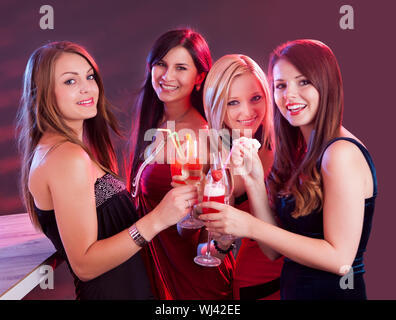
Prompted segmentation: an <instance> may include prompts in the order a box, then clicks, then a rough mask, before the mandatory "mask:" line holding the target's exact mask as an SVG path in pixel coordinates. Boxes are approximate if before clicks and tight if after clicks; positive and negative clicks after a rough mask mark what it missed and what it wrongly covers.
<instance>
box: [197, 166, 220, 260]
mask: <svg viewBox="0 0 396 320" xmlns="http://www.w3.org/2000/svg"><path fill="white" fill-rule="evenodd" d="M218 176H219V173H218V171H216V170H213V168H211V169H210V170H209V172H208V174H207V176H206V179H205V187H204V194H203V200H202V202H208V201H215V202H220V203H224V202H225V190H226V187H225V185H224V183H223V179H220V180H218V181H216V179H217V177H218ZM215 212H218V211H217V210H215V209H211V208H202V213H215ZM211 241H212V234H211V232H208V242H207V245H206V253H205V254H201V255H198V256H196V257H195V258H194V262H195V263H196V264H199V265H201V266H204V267H217V266H219V265H220V264H221V259H219V258H217V257H214V256H212V255H211V253H210V243H211Z"/></svg>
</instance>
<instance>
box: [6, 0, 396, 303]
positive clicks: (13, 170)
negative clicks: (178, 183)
mask: <svg viewBox="0 0 396 320" xmlns="http://www.w3.org/2000/svg"><path fill="white" fill-rule="evenodd" d="M245 2H246V3H247V4H244V3H245ZM43 4H49V5H52V6H53V8H54V11H55V15H54V18H55V19H54V21H55V29H54V30H41V29H40V27H39V21H40V18H41V15H40V14H39V9H40V7H41V5H43ZM344 4H349V5H352V7H353V8H354V17H355V21H354V22H355V29H354V30H341V29H340V27H339V20H340V18H341V16H342V15H341V14H340V13H339V9H340V7H341V6H342V5H344ZM391 4H392V1H385V0H380V1H315V0H310V1H306V0H302V1H294V0H284V1H275V0H273V1H244V2H242V1H235V0H215V1H213V0H212V1H210V0H206V1H202V0H200V1H196V2H193V1H182V0H180V1H176V0H168V1H152V0H146V1H115V0H113V1H94V0H85V1H79V2H71V1H65V0H61V1H59V0H57V1H45V2H44V1H36V0H30V1H14V0H2V1H1V4H0V53H1V54H0V57H1V58H0V90H1V91H0V113H1V117H0V215H4V214H12V213H19V212H24V211H25V209H24V208H23V206H22V204H21V201H20V197H19V193H18V174H19V168H20V162H19V156H18V154H17V150H16V143H15V139H14V124H15V113H16V110H17V107H18V101H19V95H20V87H21V81H22V73H23V70H24V67H25V64H26V62H27V59H28V57H29V55H30V53H31V52H32V51H33V50H34V49H35V48H37V47H38V46H41V45H42V44H44V43H45V42H47V41H49V40H71V41H75V42H78V43H81V44H82V45H84V46H85V47H86V48H87V49H88V51H90V52H91V53H92V54H93V56H94V57H95V59H96V60H97V62H98V64H99V66H100V68H101V71H102V75H103V78H104V81H105V87H106V92H107V96H108V97H109V98H110V100H111V101H112V102H113V103H114V104H115V105H116V106H118V107H119V109H120V111H119V112H118V113H117V116H118V118H119V119H120V121H121V123H122V124H123V126H124V129H125V132H127V131H128V127H129V125H130V113H129V112H130V105H131V103H132V101H133V98H134V96H135V93H136V91H137V90H138V88H139V86H140V84H141V81H142V77H143V72H144V65H145V58H146V55H147V53H148V51H149V49H150V47H151V45H152V43H153V41H154V40H155V39H156V37H157V36H159V35H160V34H161V33H163V32H164V31H167V30H168V29H170V28H174V27H179V26H191V27H193V28H195V29H197V30H198V31H200V32H201V33H202V34H203V35H204V36H205V37H206V39H207V40H208V42H209V46H210V48H211V51H212V55H213V58H214V60H216V59H217V58H219V57H220V56H222V55H224V54H227V53H243V54H246V55H249V56H251V57H252V58H253V59H255V60H256V61H257V62H258V63H259V64H260V65H261V66H262V67H263V68H264V70H266V67H267V60H268V55H269V53H270V51H271V49H273V48H274V47H275V46H276V45H278V44H280V43H282V42H284V41H286V40H293V39H297V38H314V39H318V40H321V41H323V42H325V43H326V44H328V45H329V46H330V47H331V48H332V49H333V51H334V53H335V54H336V56H337V58H338V61H339V63H340V67H341V71H342V74H343V79H344V86H345V113H344V125H345V127H346V128H347V129H349V130H350V131H351V132H352V133H354V134H355V135H357V137H359V138H360V139H361V140H362V141H363V142H364V143H365V145H366V146H367V147H368V149H369V151H370V152H371V154H372V156H373V158H374V161H375V164H376V167H377V174H378V182H379V196H378V200H377V207H376V212H375V217H374V224H373V229H372V235H371V239H370V242H369V245H368V248H367V253H366V270H367V274H366V280H367V289H368V290H367V291H368V297H369V298H370V299H395V298H396V292H395V290H394V289H393V288H394V286H395V284H396V277H395V276H394V270H396V258H395V257H394V256H393V254H392V252H393V245H394V243H395V239H396V236H395V234H396V232H394V231H393V227H394V226H395V224H396V217H395V210H394V205H393V203H394V201H395V198H393V197H394V195H393V192H394V178H395V174H394V165H395V151H394V145H395V143H394V138H395V135H394V133H393V129H394V128H395V119H396V111H395V108H396V107H395V98H394V97H393V93H395V92H396V91H395V83H396V80H395V70H396V68H395V60H394V59H395V50H394V48H395V45H394V41H395V40H394V30H395V25H396V24H395V19H394V13H395V9H396V8H394V7H392V6H391ZM116 144H117V151H118V154H119V155H120V156H121V152H122V148H123V147H124V145H125V141H122V140H120V139H118V140H116Z"/></svg>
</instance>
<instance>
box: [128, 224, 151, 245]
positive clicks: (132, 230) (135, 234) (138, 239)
mask: <svg viewBox="0 0 396 320" xmlns="http://www.w3.org/2000/svg"><path fill="white" fill-rule="evenodd" d="M128 232H129V235H130V236H131V238H132V239H133V241H135V243H136V244H137V245H138V246H139V247H144V246H145V245H146V244H147V243H148V241H146V239H144V238H143V236H142V235H141V234H140V232H139V230H138V229H137V228H136V223H134V224H133V225H131V226H130V227H129V229H128Z"/></svg>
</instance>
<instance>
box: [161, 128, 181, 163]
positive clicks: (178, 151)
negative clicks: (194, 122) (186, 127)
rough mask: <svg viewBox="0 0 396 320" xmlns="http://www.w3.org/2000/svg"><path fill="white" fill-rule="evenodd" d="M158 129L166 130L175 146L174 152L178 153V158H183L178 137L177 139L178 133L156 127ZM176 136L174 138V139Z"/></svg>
mask: <svg viewBox="0 0 396 320" xmlns="http://www.w3.org/2000/svg"><path fill="white" fill-rule="evenodd" d="M157 130H158V131H162V132H167V133H168V135H169V137H170V138H171V140H172V142H173V144H174V146H175V148H176V152H177V154H178V155H179V157H180V159H184V155H183V153H182V152H181V145H180V139H179V135H178V134H177V132H176V131H175V132H172V130H171V129H162V128H157ZM175 137H176V139H175Z"/></svg>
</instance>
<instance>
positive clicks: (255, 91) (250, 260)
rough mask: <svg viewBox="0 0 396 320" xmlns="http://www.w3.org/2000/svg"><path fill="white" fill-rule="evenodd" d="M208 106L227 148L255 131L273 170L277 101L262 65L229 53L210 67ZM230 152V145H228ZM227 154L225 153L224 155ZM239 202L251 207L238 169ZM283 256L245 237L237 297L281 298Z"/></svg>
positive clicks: (206, 91)
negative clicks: (271, 254) (270, 255)
mask: <svg viewBox="0 0 396 320" xmlns="http://www.w3.org/2000/svg"><path fill="white" fill-rule="evenodd" d="M204 108H205V114H206V117H207V119H208V124H209V127H210V129H215V132H216V131H217V132H220V133H221V134H220V136H221V138H220V139H221V140H222V142H223V144H222V145H223V146H224V147H225V148H224V149H228V150H229V148H230V147H231V144H232V138H233V137H238V136H239V135H241V136H247V137H254V138H256V139H257V140H259V141H260V142H261V145H262V147H261V148H260V150H259V153H258V154H259V157H260V160H261V163H262V165H263V167H264V168H265V169H264V170H265V172H266V173H268V172H269V170H270V168H271V164H272V161H273V150H272V141H273V125H272V121H273V120H272V104H271V96H270V90H269V86H268V82H267V78H266V76H265V74H264V72H263V71H262V69H261V68H260V67H259V65H258V64H257V63H256V62H255V61H253V60H252V59H251V58H249V57H247V56H244V55H237V54H232V55H226V56H223V57H222V58H220V59H219V60H217V61H216V63H215V64H214V65H213V67H212V69H211V70H210V71H209V73H208V76H207V79H206V83H205V88H204ZM226 152H227V151H226ZM223 157H224V156H223ZM234 181H235V191H234V196H235V206H236V207H237V208H239V209H241V210H246V211H249V200H250V199H249V200H248V198H247V196H246V193H245V188H244V184H243V182H242V179H241V177H240V176H239V175H234ZM281 267H282V259H278V260H276V261H270V260H269V259H268V258H267V257H266V256H265V255H264V254H263V253H262V252H261V250H260V248H259V246H258V244H257V242H256V241H253V240H251V239H249V238H244V239H242V245H241V247H240V249H239V252H238V256H237V260H236V269H235V273H234V281H233V293H234V298H235V299H279V276H280V271H281Z"/></svg>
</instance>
